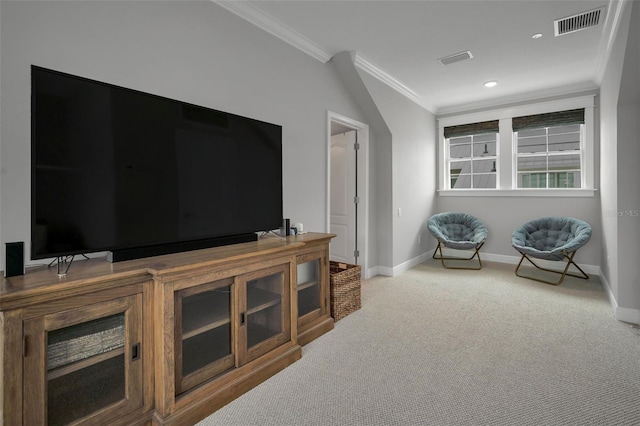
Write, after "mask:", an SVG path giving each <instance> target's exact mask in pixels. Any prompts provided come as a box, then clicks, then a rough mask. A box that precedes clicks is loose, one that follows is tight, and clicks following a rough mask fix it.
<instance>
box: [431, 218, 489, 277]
mask: <svg viewBox="0 0 640 426" xmlns="http://www.w3.org/2000/svg"><path fill="white" fill-rule="evenodd" d="M427 226H428V228H429V231H430V232H431V234H432V235H433V236H434V237H435V238H436V240H438V246H437V247H436V249H435V250H434V251H433V256H432V257H433V258H434V259H440V262H441V263H442V266H443V267H445V268H447V269H482V260H481V259H480V248H481V247H482V246H483V245H484V242H485V241H486V239H487V233H488V231H487V227H486V226H485V224H484V223H482V221H480V219H478V218H476V217H474V216H471V215H469V214H466V213H456V212H445V213H438V214H435V215H433V216H431V217H430V218H429V220H428V221H427ZM443 247H446V248H449V249H455V250H473V255H472V256H471V257H445V256H444V254H443V253H442V248H443ZM436 255H437V256H436ZM474 257H477V258H478V264H477V265H478V266H469V267H463V266H451V263H449V265H447V264H446V263H445V260H468V261H471V260H473V258H474Z"/></svg>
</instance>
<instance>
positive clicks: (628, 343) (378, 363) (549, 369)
mask: <svg viewBox="0 0 640 426" xmlns="http://www.w3.org/2000/svg"><path fill="white" fill-rule="evenodd" d="M513 269H514V267H513V266H512V265H501V264H496V263H487V264H486V265H485V268H484V269H483V270H481V271H456V270H443V269H442V267H441V266H440V263H439V262H436V261H433V260H431V259H430V260H429V261H427V262H425V263H423V264H421V265H419V266H417V267H415V268H413V269H411V270H410V271H407V272H405V273H404V274H402V275H401V276H398V277H395V278H388V277H375V278H373V279H370V280H367V281H365V282H363V283H362V309H361V310H359V311H357V312H355V313H353V314H351V315H349V316H348V317H346V318H344V319H342V320H341V321H339V322H337V323H336V327H335V329H334V330H333V331H331V332H329V333H327V334H325V335H324V336H322V337H320V338H319V339H317V340H316V341H314V342H312V343H310V344H308V345H307V346H305V347H304V348H303V358H302V359H301V360H300V361H298V362H296V363H294V364H293V365H291V366H290V367H288V368H287V369H285V370H284V371H282V372H280V373H279V374H277V375H275V376H274V377H272V378H270V379H269V380H267V381H266V382H264V383H263V384H261V385H259V386H258V387H256V388H254V389H253V390H251V391H250V392H248V393H246V394H244V395H243V396H241V397H240V398H238V399H236V400H235V401H233V402H232V403H230V404H228V405H227V406H225V407H223V408H222V409H220V410H218V411H217V412H215V413H214V414H212V415H211V416H209V417H208V418H206V419H205V420H203V421H202V422H201V423H199V425H200V426H212V425H274V426H275V425H640V330H638V328H636V327H633V326H631V325H629V324H625V323H621V322H618V321H616V320H615V319H614V318H613V315H612V312H611V308H610V305H609V303H608V301H607V298H606V295H605V293H604V292H603V290H602V286H601V284H600V282H599V281H598V278H597V277H592V278H591V279H589V280H586V281H585V280H580V279H577V278H568V279H567V280H566V281H565V283H563V284H562V285H561V286H559V287H554V286H549V285H546V284H541V283H538V282H535V281H531V280H526V279H522V278H518V277H516V276H515V275H514V274H513Z"/></svg>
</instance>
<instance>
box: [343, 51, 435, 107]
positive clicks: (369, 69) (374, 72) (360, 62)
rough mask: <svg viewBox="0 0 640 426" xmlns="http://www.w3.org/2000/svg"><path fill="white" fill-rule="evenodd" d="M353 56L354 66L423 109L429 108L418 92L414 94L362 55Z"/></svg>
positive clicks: (356, 53)
mask: <svg viewBox="0 0 640 426" xmlns="http://www.w3.org/2000/svg"><path fill="white" fill-rule="evenodd" d="M353 56H354V64H355V66H356V67H358V68H360V69H361V70H362V71H364V72H366V73H367V74H369V75H371V76H372V77H374V78H376V79H378V80H380V81H381V82H383V83H384V84H386V85H387V86H389V87H391V88H392V89H394V90H395V91H396V92H398V93H400V94H401V95H403V96H406V97H407V98H409V99H410V100H412V101H413V102H415V103H416V104H418V105H420V106H422V107H423V108H427V106H425V105H423V102H424V100H423V99H422V97H421V96H420V95H418V94H417V93H416V92H414V91H413V90H411V89H410V88H409V86H407V85H406V84H404V83H402V82H401V81H400V80H398V79H397V78H395V77H393V76H392V75H391V74H389V73H388V72H386V71H383V70H382V69H380V68H378V67H377V66H375V65H374V64H372V63H371V62H369V61H368V60H366V59H365V58H363V57H362V55H361V54H359V53H358V52H355V55H353ZM427 109H429V108H427Z"/></svg>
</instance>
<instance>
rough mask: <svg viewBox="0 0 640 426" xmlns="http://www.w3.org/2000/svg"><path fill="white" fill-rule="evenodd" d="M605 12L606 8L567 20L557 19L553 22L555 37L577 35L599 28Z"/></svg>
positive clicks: (570, 17) (569, 17)
mask: <svg viewBox="0 0 640 426" xmlns="http://www.w3.org/2000/svg"><path fill="white" fill-rule="evenodd" d="M603 10H604V8H603V7H601V8H598V9H594V10H590V11H588V12H583V13H579V14H577V15H573V16H568V17H566V18H562V19H556V20H555V21H553V24H554V29H555V36H556V37H558V36H561V35H565V34H570V33H575V32H576V31H580V30H584V29H587V28H591V27H595V26H597V25H598V24H599V23H600V21H601V18H602V15H603V13H602V11H603Z"/></svg>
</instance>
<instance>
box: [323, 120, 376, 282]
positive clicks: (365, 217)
mask: <svg viewBox="0 0 640 426" xmlns="http://www.w3.org/2000/svg"><path fill="white" fill-rule="evenodd" d="M331 123H338V124H341V125H343V126H346V127H348V128H350V129H353V130H355V131H356V134H357V138H358V143H359V144H360V149H359V150H358V156H357V165H358V173H357V176H356V180H357V184H356V185H357V188H358V189H357V191H358V197H359V199H360V200H359V203H358V209H357V211H358V213H357V230H356V232H357V240H356V248H357V250H358V251H359V252H360V256H359V257H358V264H359V265H361V266H362V277H363V278H367V270H368V266H369V260H368V245H367V244H368V234H369V233H368V230H369V125H368V124H365V123H362V122H360V121H357V120H354V119H352V118H349V117H346V116H344V115H341V114H338V113H335V112H332V111H327V193H326V203H327V212H326V219H327V223H326V229H327V232H329V231H330V230H331Z"/></svg>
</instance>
